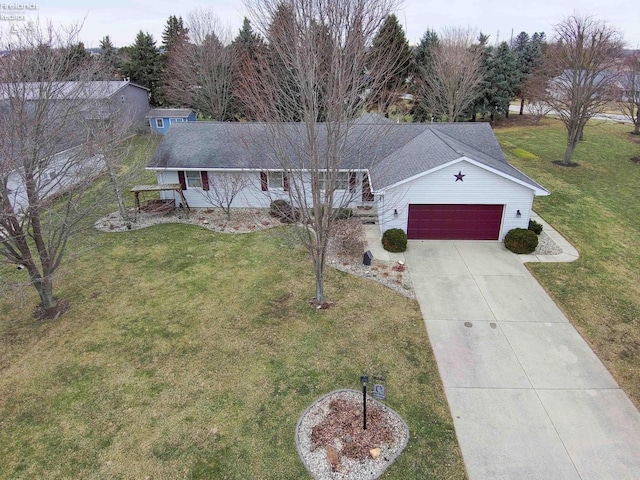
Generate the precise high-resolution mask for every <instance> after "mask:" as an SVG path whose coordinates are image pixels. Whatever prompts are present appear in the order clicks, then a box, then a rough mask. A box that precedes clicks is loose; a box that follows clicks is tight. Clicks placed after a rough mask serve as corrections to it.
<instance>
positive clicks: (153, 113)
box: [146, 108, 196, 135]
mask: <svg viewBox="0 0 640 480" xmlns="http://www.w3.org/2000/svg"><path fill="white" fill-rule="evenodd" d="M146 118H147V119H148V120H149V126H150V127H151V131H152V132H155V133H159V134H160V135H164V134H165V133H167V130H169V127H170V126H171V124H173V123H182V122H195V121H196V112H194V111H193V110H191V109H190V108H152V109H151V110H149V113H148V114H147V116H146Z"/></svg>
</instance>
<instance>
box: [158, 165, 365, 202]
mask: <svg viewBox="0 0 640 480" xmlns="http://www.w3.org/2000/svg"><path fill="white" fill-rule="evenodd" d="M234 174H235V173H231V172H224V171H222V172H221V171H218V172H212V171H209V179H210V183H213V178H214V175H216V176H225V175H234ZM243 175H246V176H247V186H246V187H245V188H243V189H242V190H241V191H240V193H238V195H237V196H236V197H235V199H234V201H233V204H232V207H234V208H246V207H253V208H267V207H269V204H270V203H271V202H272V201H273V200H276V199H285V200H289V198H290V197H289V192H285V191H284V189H283V188H270V189H269V191H266V192H263V191H262V184H261V182H260V172H258V171H251V172H246V173H243ZM296 175H302V177H301V178H302V181H303V187H304V193H305V194H306V201H307V205H311V185H310V176H309V174H306V173H301V174H296ZM356 178H357V183H356V191H355V192H353V193H350V192H348V191H344V190H337V191H336V192H335V193H334V196H335V199H334V206H335V207H338V206H345V205H343V203H345V202H346V203H347V204H348V206H350V207H354V206H355V205H357V204H359V203H361V202H360V200H361V197H362V187H361V180H362V174H361V173H359V172H358V175H357V177H356ZM157 179H158V183H159V184H162V183H179V180H178V172H177V171H169V170H166V171H159V172H157ZM294 183H295V182H294V180H290V188H294ZM297 184H300V183H299V182H297ZM183 194H184V196H185V198H186V199H187V202H188V203H189V207H193V208H207V207H208V208H211V207H212V204H211V202H210V201H209V200H208V199H207V196H206V195H204V194H203V191H202V189H201V188H187V190H184V191H183ZM160 195H161V198H164V199H174V200H175V201H176V205H178V204H179V203H180V201H181V200H180V196H179V195H178V194H177V193H175V192H170V191H166V192H161V194H160Z"/></svg>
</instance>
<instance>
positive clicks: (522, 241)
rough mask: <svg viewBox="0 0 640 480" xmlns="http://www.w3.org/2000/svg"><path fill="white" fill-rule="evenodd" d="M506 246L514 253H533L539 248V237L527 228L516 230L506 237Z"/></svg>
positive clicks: (510, 231)
mask: <svg viewBox="0 0 640 480" xmlns="http://www.w3.org/2000/svg"><path fill="white" fill-rule="evenodd" d="M504 246H505V247H507V248H508V249H509V250H511V251H512V252H513V253H531V252H533V251H534V250H535V249H536V247H537V246H538V236H537V235H536V234H535V233H534V232H533V231H531V230H528V229H526V228H514V229H513V230H509V233H507V235H506V236H505V237H504Z"/></svg>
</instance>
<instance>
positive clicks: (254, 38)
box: [231, 17, 264, 53]
mask: <svg viewBox="0 0 640 480" xmlns="http://www.w3.org/2000/svg"><path fill="white" fill-rule="evenodd" d="M231 44H232V45H233V46H234V48H236V49H242V50H243V51H244V52H251V53H253V52H255V51H256V50H257V49H258V48H261V47H263V46H264V40H263V39H262V37H261V36H260V35H259V34H257V33H255V32H254V31H253V28H252V27H251V21H250V20H249V19H248V18H247V17H244V21H243V22H242V28H241V29H240V31H239V32H238V36H236V38H235V39H234V40H233V42H232V43H231Z"/></svg>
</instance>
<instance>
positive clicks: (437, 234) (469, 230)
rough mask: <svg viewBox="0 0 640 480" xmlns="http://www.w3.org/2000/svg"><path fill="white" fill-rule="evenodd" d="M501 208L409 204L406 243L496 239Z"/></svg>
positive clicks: (497, 206) (490, 206)
mask: <svg viewBox="0 0 640 480" xmlns="http://www.w3.org/2000/svg"><path fill="white" fill-rule="evenodd" d="M503 210H504V205H469V204H448V205H438V204H436V205H420V204H409V215H408V221H407V236H408V238H409V239H410V240H498V239H499V238H500V225H501V224H502V213H503Z"/></svg>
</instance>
